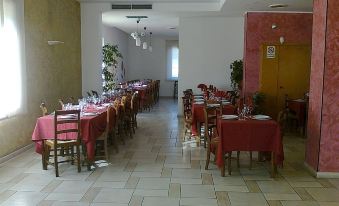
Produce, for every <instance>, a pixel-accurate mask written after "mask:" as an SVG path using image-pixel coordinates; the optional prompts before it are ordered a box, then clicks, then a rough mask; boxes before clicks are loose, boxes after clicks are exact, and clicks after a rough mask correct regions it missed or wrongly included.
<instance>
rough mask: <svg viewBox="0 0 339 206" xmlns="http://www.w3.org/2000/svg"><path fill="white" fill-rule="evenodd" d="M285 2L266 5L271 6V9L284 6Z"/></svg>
mask: <svg viewBox="0 0 339 206" xmlns="http://www.w3.org/2000/svg"><path fill="white" fill-rule="evenodd" d="M287 6H288V5H287V4H271V5H269V6H268V7H270V8H272V9H278V8H285V7H287Z"/></svg>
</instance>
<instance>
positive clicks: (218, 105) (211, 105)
mask: <svg viewBox="0 0 339 206" xmlns="http://www.w3.org/2000/svg"><path fill="white" fill-rule="evenodd" d="M207 106H208V107H220V104H207Z"/></svg>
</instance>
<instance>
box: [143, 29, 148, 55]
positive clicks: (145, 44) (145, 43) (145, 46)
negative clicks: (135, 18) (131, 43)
mask: <svg viewBox="0 0 339 206" xmlns="http://www.w3.org/2000/svg"><path fill="white" fill-rule="evenodd" d="M146 34H147V33H146V27H144V35H143V36H145V39H146V37H147V36H146ZM142 49H145V50H146V49H147V40H146V41H144V43H142Z"/></svg>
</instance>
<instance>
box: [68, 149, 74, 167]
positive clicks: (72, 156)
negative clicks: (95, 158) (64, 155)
mask: <svg viewBox="0 0 339 206" xmlns="http://www.w3.org/2000/svg"><path fill="white" fill-rule="evenodd" d="M69 149H71V158H72V160H71V165H74V148H73V147H69V148H67V151H68V150H69Z"/></svg>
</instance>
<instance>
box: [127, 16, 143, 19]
mask: <svg viewBox="0 0 339 206" xmlns="http://www.w3.org/2000/svg"><path fill="white" fill-rule="evenodd" d="M126 18H127V19H147V18H148V16H126Z"/></svg>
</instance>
